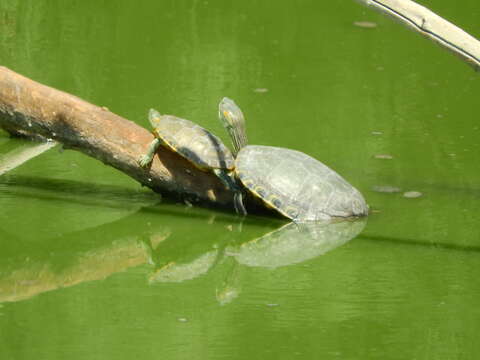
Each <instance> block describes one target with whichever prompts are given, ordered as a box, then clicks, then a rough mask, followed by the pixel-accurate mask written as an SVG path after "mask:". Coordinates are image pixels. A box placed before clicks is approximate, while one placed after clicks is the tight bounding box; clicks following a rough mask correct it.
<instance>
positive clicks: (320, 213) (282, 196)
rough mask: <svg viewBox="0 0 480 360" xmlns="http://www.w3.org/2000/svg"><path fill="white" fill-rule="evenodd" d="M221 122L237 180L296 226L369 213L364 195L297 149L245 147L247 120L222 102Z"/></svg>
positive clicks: (230, 103)
mask: <svg viewBox="0 0 480 360" xmlns="http://www.w3.org/2000/svg"><path fill="white" fill-rule="evenodd" d="M219 118H220V120H221V122H222V123H223V125H224V126H225V128H226V129H227V131H228V133H229V135H230V137H231V139H232V143H233V146H234V156H236V160H235V176H236V177H237V178H238V179H239V181H240V182H241V183H242V184H243V185H244V186H245V188H246V189H248V191H249V192H250V193H251V194H253V195H254V196H255V197H257V198H260V199H261V200H262V201H263V202H264V203H265V204H266V205H267V206H268V207H270V208H273V209H275V210H277V211H278V212H279V213H280V214H282V215H284V216H286V217H287V218H289V219H292V220H294V221H296V222H305V221H316V220H329V219H331V218H332V217H352V216H363V215H367V214H368V206H367V204H366V202H365V199H364V198H363V196H362V194H360V192H359V191H358V190H357V189H355V188H354V187H353V186H352V185H350V184H349V183H348V182H347V181H346V180H345V179H343V178H342V177H341V176H340V175H338V174H337V173H336V172H335V171H333V170H332V169H330V168H329V167H328V166H326V165H324V164H322V163H321V162H320V161H318V160H316V159H314V158H312V157H310V156H308V155H306V154H304V153H302V152H300V151H296V150H290V149H285V148H280V147H271V146H260V145H247V136H246V132H245V118H244V116H243V113H242V111H241V110H240V108H239V107H238V106H237V105H236V104H235V102H234V101H233V100H231V99H228V98H223V99H222V101H221V102H220V104H219Z"/></svg>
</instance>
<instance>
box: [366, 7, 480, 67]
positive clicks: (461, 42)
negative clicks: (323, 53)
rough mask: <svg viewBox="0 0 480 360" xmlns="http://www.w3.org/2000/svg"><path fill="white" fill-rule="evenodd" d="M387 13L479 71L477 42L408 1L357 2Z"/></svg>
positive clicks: (432, 13)
mask: <svg viewBox="0 0 480 360" xmlns="http://www.w3.org/2000/svg"><path fill="white" fill-rule="evenodd" d="M357 1H359V2H361V3H363V4H365V5H368V6H372V7H374V8H375V9H377V10H379V11H381V12H383V13H386V14H388V15H390V16H392V17H394V18H395V19H397V20H399V21H400V22H401V23H403V24H404V25H406V26H408V27H410V28H411V29H413V30H415V31H417V32H419V33H421V34H422V35H424V36H426V37H428V38H430V40H432V41H434V42H436V43H438V44H440V45H442V46H443V47H445V48H446V49H448V50H450V51H452V52H453V53H455V54H456V55H458V56H459V57H460V58H462V59H463V60H465V61H466V62H467V63H468V64H470V65H471V66H473V67H474V69H475V70H477V71H478V70H479V69H480V41H478V40H477V39H475V38H474V37H473V36H471V35H470V34H468V33H467V32H465V31H463V30H462V29H460V28H459V27H457V26H455V25H453V24H452V23H450V22H448V21H447V20H445V19H443V18H442V17H440V16H438V15H437V14H435V13H434V12H432V11H430V10H429V9H427V8H426V7H424V6H421V5H419V4H417V3H415V2H413V1H410V0H357Z"/></svg>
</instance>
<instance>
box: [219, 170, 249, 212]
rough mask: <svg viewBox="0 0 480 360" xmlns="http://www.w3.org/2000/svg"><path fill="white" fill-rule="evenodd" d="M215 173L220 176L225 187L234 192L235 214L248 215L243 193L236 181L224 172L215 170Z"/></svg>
mask: <svg viewBox="0 0 480 360" xmlns="http://www.w3.org/2000/svg"><path fill="white" fill-rule="evenodd" d="M213 172H214V173H215V175H217V176H218V178H219V179H220V181H221V182H222V183H223V185H224V186H225V187H226V188H227V189H228V190H230V191H233V192H234V196H233V205H234V206H235V212H236V213H237V214H239V215H243V216H245V215H247V210H246V209H245V206H244V205H243V192H242V190H241V189H240V188H239V187H238V185H237V184H235V181H234V180H233V179H232V177H231V176H229V175H228V174H227V173H226V172H225V171H224V170H220V169H214V170H213Z"/></svg>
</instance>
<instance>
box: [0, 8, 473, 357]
mask: <svg viewBox="0 0 480 360" xmlns="http://www.w3.org/2000/svg"><path fill="white" fill-rule="evenodd" d="M423 4H424V5H426V6H429V7H431V8H432V9H433V10H435V11H437V12H439V13H440V14H441V15H443V16H445V17H446V18H448V19H450V20H452V21H454V22H456V23H457V24H458V25H460V26H462V27H464V28H465V29H466V30H467V31H469V32H471V33H472V35H474V36H476V37H477V38H478V37H480V30H479V29H478V18H479V16H480V10H479V7H478V4H477V2H476V1H473V0H468V1H463V2H462V6H461V7H459V6H457V5H456V4H455V3H454V2H449V1H440V0H436V1H433V0H431V1H424V2H423ZM356 21H371V22H375V23H376V24H377V25H378V26H377V27H376V28H370V29H366V28H360V27H356V26H354V25H353V23H354V22H356ZM0 63H1V64H2V65H5V66H7V67H9V68H11V69H13V70H15V71H17V72H19V73H21V74H24V75H26V76H29V77H31V78H33V79H35V80H37V81H40V82H42V83H45V84H48V85H50V86H53V87H56V88H59V89H61V90H65V91H67V92H70V93H73V94H75V95H78V96H80V97H82V98H84V99H86V100H88V101H90V102H92V103H95V104H98V105H102V106H107V107H108V108H109V109H110V110H111V111H113V112H115V113H118V114H120V115H122V116H124V117H126V118H129V119H131V120H133V121H136V122H137V123H138V124H141V125H142V126H145V127H147V126H148V120H147V111H148V109H149V108H150V107H155V108H157V109H158V110H159V111H161V112H162V113H171V114H175V115H178V116H181V117H185V118H187V119H191V120H194V121H196V122H198V123H200V124H201V125H203V126H204V127H206V128H208V129H210V130H212V131H213V132H214V133H215V134H218V135H219V136H221V137H222V138H223V139H224V140H225V141H227V136H226V134H225V133H224V132H223V129H222V128H221V125H220V123H219V122H218V120H217V118H216V116H217V115H216V112H217V110H216V107H217V104H218V102H219V101H220V99H221V98H222V97H223V96H228V97H231V98H233V99H235V101H236V102H237V103H238V104H239V105H240V106H241V107H242V109H243V110H244V113H245V115H246V118H247V130H248V134H249V140H250V142H251V143H255V144H264V145H273V146H284V147H289V148H293V149H298V150H301V151H303V152H306V153H308V154H310V155H312V156H314V157H316V158H318V159H319V160H321V161H322V162H324V163H326V164H327V165H329V166H331V167H332V168H334V169H335V170H337V171H338V172H339V173H340V174H342V175H343V176H344V177H345V178H346V179H348V180H349V181H350V182H351V183H352V184H353V185H354V186H356V187H357V188H358V189H359V190H361V192H362V193H363V194H364V195H365V197H366V198H367V201H368V203H369V204H370V207H371V209H372V214H371V215H370V216H369V218H368V223H367V224H366V227H365V229H363V231H362V232H361V234H360V235H358V236H357V237H356V238H354V239H347V238H346V237H345V236H344V237H338V238H337V242H336V243H335V242H334V241H333V240H335V237H332V235H330V236H329V237H328V239H330V240H326V239H325V238H320V240H318V238H317V241H309V240H305V239H311V238H312V237H310V238H308V237H307V238H303V237H302V236H305V232H301V231H307V235H308V234H309V233H308V230H302V229H296V230H294V231H293V230H292V231H293V234H294V235H289V236H288V238H287V240H285V238H283V237H279V236H278V235H275V234H278V231H282V230H279V229H280V228H281V227H282V226H285V224H286V223H285V221H283V220H282V219H275V218H269V217H261V216H251V217H248V218H247V219H245V220H244V221H242V220H241V219H240V218H238V217H237V216H235V214H234V213H229V212H225V211H217V210H212V209H201V208H197V207H193V208H192V207H190V206H188V205H187V204H178V203H175V202H172V201H170V200H168V199H163V200H162V199H161V197H160V196H158V195H156V194H154V193H152V192H150V191H149V190H147V189H143V188H141V187H140V186H139V185H138V184H137V183H136V182H134V181H133V180H132V179H130V178H128V177H126V176H125V175H123V174H122V173H120V172H118V171H116V170H114V169H111V168H108V167H106V166H104V165H103V164H101V163H100V162H98V161H96V160H93V159H91V158H88V157H86V156H85V155H83V154H80V153H77V152H73V151H64V152H59V151H58V149H52V150H50V151H48V152H46V153H44V154H43V155H41V156H39V157H38V158H36V159H34V160H31V161H30V162H28V163H26V164H24V165H22V166H21V167H19V168H17V169H15V170H13V171H11V172H9V173H7V174H5V175H3V176H1V177H0V250H1V251H0V355H1V358H2V359H15V360H16V359H33V358H35V359H56V358H59V359H60V358H64V357H65V356H68V357H69V358H71V359H85V358H89V359H110V358H116V359H131V358H132V357H142V358H145V359H157V358H159V357H161V358H163V359H187V358H188V359H217V358H218V359H220V358H222V359H223V358H229V359H245V358H247V357H248V358H259V359H260V358H261V359H292V358H299V359H313V358H322V359H373V358H381V359H405V358H411V359H452V358H455V359H471V358H473V357H474V356H475V354H477V353H478V352H479V350H480V349H479V346H478V345H477V342H476V336H475V335H476V334H477V333H478V331H479V330H480V328H479V325H478V324H480V314H479V311H478V306H477V305H478V303H479V299H480V280H479V279H480V270H479V269H478V262H479V259H480V244H479V238H480V236H479V235H480V230H479V227H478V224H479V222H478V213H479V211H480V205H479V204H480V201H479V200H480V185H479V184H480V172H479V170H478V161H477V160H478V158H479V155H480V148H479V143H480V130H479V125H478V116H476V107H475V106H476V105H475V104H476V103H477V98H478V96H477V94H478V93H479V92H480V84H479V77H478V74H475V73H473V72H472V71H471V69H470V68H469V67H468V66H467V65H465V64H463V63H462V62H461V61H459V60H458V59H457V58H455V57H454V56H452V55H451V54H449V53H447V52H445V51H444V50H443V49H441V48H439V47H437V46H435V45H433V44H431V43H429V42H428V41H427V40H426V39H423V38H422V37H420V36H418V35H417V34H414V33H413V32H411V31H408V30H407V29H404V28H403V27H401V26H400V25H398V24H396V23H394V22H392V21H391V20H390V19H388V18H385V17H383V16H381V15H379V14H377V13H374V12H372V10H369V9H367V8H364V7H362V6H360V5H359V4H357V3H355V2H354V1H341V2H331V3H328V4H327V3H323V2H318V1H313V0H311V1H310V0H302V1H297V2H272V1H264V2H256V1H243V2H235V3H229V2H222V1H217V0H215V1H212V0H209V1H195V0H192V1H173V0H172V1H162V2H156V1H140V2H131V1H115V2H107V1H103V2H98V1H97V2H94V1H81V2H80V1H74V2H69V3H68V4H66V3H65V2H62V1H58V0H57V1H55V0H51V1H36V2H33V1H14V0H4V1H3V2H2V3H1V4H0ZM19 146H23V145H22V142H21V141H20V140H13V139H9V138H8V137H7V136H6V134H4V133H1V134H0V153H2V154H3V153H8V152H10V151H12V150H14V149H15V148H17V147H19ZM379 155H380V156H379ZM379 189H380V190H382V191H380V192H379V191H378V190H379ZM385 190H387V192H385ZM388 191H393V192H388ZM408 191H417V192H420V193H421V194H422V196H420V197H418V198H406V197H404V196H403V194H404V193H405V192H408ZM362 226H363V225H362ZM360 230H361V229H360ZM295 231H300V232H299V233H298V235H295V234H297V233H296V232H295ZM319 233H322V232H321V231H313V234H317V235H318V234H319ZM272 234H273V235H272ZM283 234H285V232H283ZM287 234H288V233H287ZM301 234H303V235H301ZM310 234H311V233H310ZM352 236H353V235H352ZM272 239H273V240H272ZM302 239H303V240H302ZM332 239H333V240H332ZM338 239H340V240H338ZM301 241H303V243H302V242H301ZM328 241H330V242H328ZM299 244H301V245H302V246H298V245H299ZM309 246H310V247H309ZM305 250H308V251H305Z"/></svg>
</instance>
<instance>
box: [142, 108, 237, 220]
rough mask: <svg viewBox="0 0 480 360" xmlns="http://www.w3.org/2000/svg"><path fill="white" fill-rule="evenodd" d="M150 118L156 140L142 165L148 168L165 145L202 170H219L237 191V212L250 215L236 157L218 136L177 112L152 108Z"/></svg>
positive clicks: (223, 177)
mask: <svg viewBox="0 0 480 360" xmlns="http://www.w3.org/2000/svg"><path fill="white" fill-rule="evenodd" d="M148 120H149V121H150V124H152V126H153V135H154V136H155V139H154V140H153V141H152V142H151V143H150V146H149V147H148V151H147V153H146V154H145V155H143V156H141V157H140V158H139V160H138V163H139V165H140V166H141V167H143V168H146V167H148V166H149V165H150V163H151V162H152V160H153V156H154V155H155V152H156V151H157V149H158V147H159V146H160V145H163V146H165V147H167V148H168V149H170V150H172V151H174V152H176V153H177V154H179V155H181V156H183V157H184V158H185V159H187V160H189V161H190V162H191V163H192V164H193V165H195V166H196V167H197V168H199V169H200V170H203V171H212V172H213V173H215V175H217V176H218V178H219V179H220V180H221V181H222V183H223V184H224V185H225V187H226V188H227V189H229V190H231V191H233V192H234V193H235V196H234V204H235V210H236V211H237V213H239V214H246V211H245V208H244V207H243V203H242V200H241V191H240V188H239V186H238V185H237V184H236V182H235V180H234V178H233V176H232V174H231V173H232V171H233V168H234V166H235V159H234V158H233V155H232V153H231V152H230V150H229V149H228V148H227V147H226V146H225V145H224V144H223V142H222V141H221V140H220V139H219V138H218V137H216V136H215V135H213V134H212V133H211V132H209V131H208V130H206V129H204V128H202V127H201V126H199V125H197V124H195V123H193V122H191V121H189V120H185V119H181V118H178V117H176V116H173V115H160V113H159V112H158V111H157V110H155V109H150V111H149V113H148Z"/></svg>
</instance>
